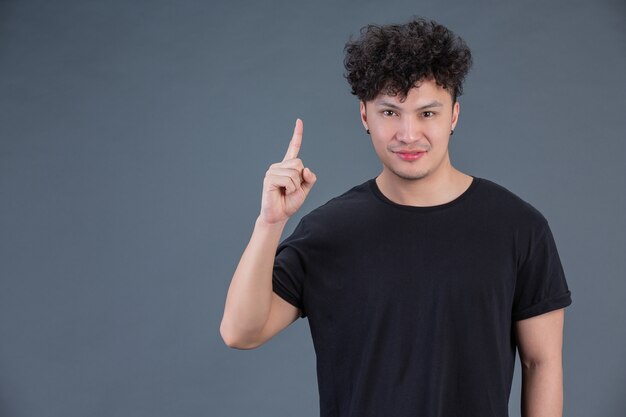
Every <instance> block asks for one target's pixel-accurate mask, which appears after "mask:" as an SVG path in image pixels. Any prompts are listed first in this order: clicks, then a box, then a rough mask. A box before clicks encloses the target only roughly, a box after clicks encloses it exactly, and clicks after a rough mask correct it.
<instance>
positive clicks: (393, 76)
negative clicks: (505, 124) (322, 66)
mask: <svg viewBox="0 0 626 417" xmlns="http://www.w3.org/2000/svg"><path fill="white" fill-rule="evenodd" d="M360 33H361V36H360V38H359V39H357V40H356V41H353V40H352V36H350V38H349V40H348V42H347V43H346V45H345V47H344V52H345V58H344V66H345V68H346V72H345V73H344V77H345V78H346V79H347V80H348V82H349V83H350V86H351V87H352V91H351V93H352V94H353V95H356V96H357V97H359V99H361V100H363V101H364V102H366V101H369V100H372V99H374V98H375V97H376V96H378V94H381V93H383V94H388V95H390V96H395V95H398V94H400V98H401V100H400V101H404V100H405V99H406V96H407V95H408V93H409V90H410V89H411V88H412V87H414V86H415V84H416V83H418V82H420V81H421V80H422V79H430V78H434V79H435V81H436V82H437V84H438V85H440V86H441V87H443V88H445V89H447V90H448V92H450V95H451V96H452V103H453V104H454V103H455V102H456V100H457V97H458V96H460V95H461V94H463V81H464V79H465V76H466V75H467V73H468V72H469V69H470V68H471V66H472V54H471V52H470V50H469V48H468V47H467V45H466V44H465V41H464V40H463V39H461V38H460V37H458V36H456V35H455V34H454V33H453V32H452V31H450V30H449V29H447V28H446V27H445V26H442V25H440V24H439V23H437V22H435V21H434V20H427V19H425V18H422V17H416V16H413V17H412V20H411V21H409V22H408V23H405V24H403V25H398V24H393V25H382V26H380V25H371V24H370V25H366V26H364V27H362V28H361V30H360Z"/></svg>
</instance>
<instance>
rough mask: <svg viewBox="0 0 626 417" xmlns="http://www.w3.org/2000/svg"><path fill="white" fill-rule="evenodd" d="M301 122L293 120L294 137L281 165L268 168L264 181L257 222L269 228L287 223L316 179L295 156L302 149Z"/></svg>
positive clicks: (279, 163) (277, 164)
mask: <svg viewBox="0 0 626 417" xmlns="http://www.w3.org/2000/svg"><path fill="white" fill-rule="evenodd" d="M302 131H303V126H302V120H300V119H297V120H296V126H295V127H294V130H293V136H292V137H291V141H290V142H289V147H288V148H287V152H286V153H285V156H284V158H283V160H282V161H281V162H277V163H275V164H272V165H270V167H269V169H268V170H267V172H266V173H265V178H264V179H263V196H262V198H261V214H260V216H259V217H260V218H261V219H262V220H263V221H264V222H266V223H269V224H274V223H279V222H286V221H287V220H289V218H290V217H291V216H293V214H294V213H295V212H297V211H298V209H299V208H300V207H301V206H302V203H304V200H305V199H306V197H307V195H308V194H309V191H311V188H312V187H313V184H315V181H316V180H317V177H316V176H315V174H314V173H313V172H312V171H311V170H310V169H309V168H304V165H303V163H302V160H301V159H299V158H298V152H299V151H300V147H301V146H302Z"/></svg>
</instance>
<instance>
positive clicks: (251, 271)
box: [220, 217, 300, 349]
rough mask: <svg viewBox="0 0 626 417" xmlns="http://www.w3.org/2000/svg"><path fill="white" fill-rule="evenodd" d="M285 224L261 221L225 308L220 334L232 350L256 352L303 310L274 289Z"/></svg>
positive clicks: (243, 259)
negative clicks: (279, 246) (273, 280)
mask: <svg viewBox="0 0 626 417" xmlns="http://www.w3.org/2000/svg"><path fill="white" fill-rule="evenodd" d="M284 227H285V222H279V223H276V224H267V223H265V222H264V221H263V220H262V219H261V218H260V217H259V218H257V220H256V222H255V226H254V231H253V232H252V237H251V238H250V243H248V246H247V247H246V250H245V251H244V253H243V255H242V257H241V260H240V261H239V265H238V266H237V269H236V270H235V274H234V275H233V278H232V281H231V283H230V287H229V288H228V294H227V296H226V305H225V307H224V316H223V318H222V323H221V325H220V334H221V336H222V339H223V340H224V342H225V343H226V344H227V345H228V346H229V347H232V348H237V349H253V348H256V347H258V346H260V345H262V344H263V343H265V342H266V341H267V340H269V339H271V338H272V337H273V336H274V335H276V334H277V333H278V332H280V331H281V330H282V329H284V328H285V327H287V326H288V325H289V324H291V323H293V321H295V320H296V319H297V318H298V316H299V314H300V311H299V309H298V308H297V307H294V306H293V305H291V304H289V303H288V302H286V301H285V300H283V299H282V298H281V297H279V296H278V295H277V294H276V293H274V292H273V290H272V272H273V267H274V259H275V254H276V248H277V247H278V243H279V241H280V237H281V234H282V232H283V229H284Z"/></svg>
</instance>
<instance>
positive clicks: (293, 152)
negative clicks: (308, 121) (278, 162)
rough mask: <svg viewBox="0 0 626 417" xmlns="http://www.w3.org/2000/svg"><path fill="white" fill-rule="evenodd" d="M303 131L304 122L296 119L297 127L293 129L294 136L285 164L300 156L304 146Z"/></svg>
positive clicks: (284, 159)
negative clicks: (301, 148) (299, 153)
mask: <svg viewBox="0 0 626 417" xmlns="http://www.w3.org/2000/svg"><path fill="white" fill-rule="evenodd" d="M302 130H303V128H302V120H300V119H296V127H295V128H294V129H293V136H292V137H291V142H289V148H287V153H286V154H285V157H284V158H283V162H284V161H286V160H288V159H294V158H295V157H297V156H298V151H299V150H300V147H301V146H302Z"/></svg>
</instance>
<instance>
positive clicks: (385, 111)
mask: <svg viewBox="0 0 626 417" xmlns="http://www.w3.org/2000/svg"><path fill="white" fill-rule="evenodd" d="M382 113H383V115H385V116H391V115H390V114H388V113H395V112H394V111H393V110H383V111H382Z"/></svg>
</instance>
